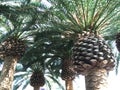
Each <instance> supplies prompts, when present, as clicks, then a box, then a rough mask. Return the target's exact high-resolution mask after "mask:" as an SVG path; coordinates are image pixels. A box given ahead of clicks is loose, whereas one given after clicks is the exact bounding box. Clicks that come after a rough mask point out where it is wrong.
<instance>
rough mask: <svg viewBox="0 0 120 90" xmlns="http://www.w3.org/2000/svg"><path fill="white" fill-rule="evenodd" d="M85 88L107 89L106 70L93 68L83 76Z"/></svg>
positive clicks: (90, 89) (92, 89) (87, 89)
mask: <svg viewBox="0 0 120 90" xmlns="http://www.w3.org/2000/svg"><path fill="white" fill-rule="evenodd" d="M85 82H86V90H107V71H106V70H105V69H93V70H91V71H90V72H89V73H88V75H86V76H85Z"/></svg>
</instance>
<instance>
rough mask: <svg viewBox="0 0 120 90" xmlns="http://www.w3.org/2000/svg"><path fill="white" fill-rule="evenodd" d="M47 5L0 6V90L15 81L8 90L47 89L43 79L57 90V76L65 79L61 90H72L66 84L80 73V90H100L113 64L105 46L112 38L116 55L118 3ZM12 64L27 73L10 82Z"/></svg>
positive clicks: (85, 0) (70, 0)
mask: <svg viewBox="0 0 120 90" xmlns="http://www.w3.org/2000/svg"><path fill="white" fill-rule="evenodd" d="M6 1H7V0H6ZM14 1H15V0H13V3H14ZM16 1H17V0H16ZM3 2H5V0H3ZM48 2H49V3H50V4H51V7H47V6H46V5H45V4H41V2H38V0H36V2H32V0H23V1H22V2H20V5H19V6H12V5H8V4H5V3H4V4H2V3H1V4H0V21H1V22H0V27H1V28H0V29H4V31H3V32H1V33H0V42H1V45H0V58H1V60H3V62H4V65H3V69H2V71H1V76H0V90H11V89H12V82H13V80H16V81H15V82H19V83H18V84H16V85H13V86H14V87H13V89H14V90H17V88H18V87H19V86H20V85H21V84H22V82H23V81H24V80H26V81H27V83H30V85H31V86H33V87H34V90H39V88H40V87H42V86H44V85H45V84H47V85H48V86H49V87H50V89H51V87H52V86H51V83H50V82H49V79H47V78H46V76H47V77H49V78H50V79H52V80H53V81H55V82H56V83H57V84H58V85H59V86H60V88H61V90H64V88H63V86H62V85H61V83H60V82H59V81H58V80H57V78H59V77H61V78H62V79H63V80H65V84H66V90H74V88H73V86H72V81H73V80H74V79H75V77H76V76H77V75H81V74H82V75H84V76H85V83H86V90H103V89H105V90H106V86H107V85H106V83H107V73H108V72H109V71H110V70H112V69H113V68H114V66H115V61H116V60H115V59H114V55H113V52H112V50H111V48H110V46H109V45H108V44H107V43H106V41H107V40H115V39H116V43H117V47H118V50H119V45H120V44H119V42H120V41H119V36H120V35H119V29H120V27H119V21H120V6H119V5H120V1H119V0H48ZM117 33H118V34H117ZM116 34H117V37H116ZM115 37H116V38H115ZM17 63H21V64H22V66H23V68H22V71H23V72H25V71H26V70H27V69H28V68H30V71H29V72H27V73H24V74H22V75H15V77H14V74H15V73H18V72H19V71H16V70H15V66H16V65H17ZM31 71H32V72H31ZM29 75H30V76H29ZM19 79H21V81H20V80H19ZM25 87H26V86H25ZM25 87H23V88H25Z"/></svg>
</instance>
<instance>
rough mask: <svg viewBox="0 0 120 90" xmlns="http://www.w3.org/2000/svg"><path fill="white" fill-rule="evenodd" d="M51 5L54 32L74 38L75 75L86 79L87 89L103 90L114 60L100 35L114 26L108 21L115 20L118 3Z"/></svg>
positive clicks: (97, 0) (75, 0) (90, 0)
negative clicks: (73, 36) (67, 34)
mask: <svg viewBox="0 0 120 90" xmlns="http://www.w3.org/2000/svg"><path fill="white" fill-rule="evenodd" d="M50 1H51V3H52V4H53V8H54V7H55V9H54V11H55V12H54V15H55V19H56V20H54V19H53V20H51V21H52V23H53V24H54V26H55V27H58V28H57V30H58V29H61V30H63V31H66V30H70V31H72V32H74V34H75V35H76V40H74V42H75V44H74V46H73V55H72V57H73V60H74V61H73V62H74V66H75V70H76V71H77V73H79V74H83V75H85V78H86V89H87V90H100V89H102V90H103V88H102V86H103V87H104V85H105V84H106V82H107V81H106V78H107V72H108V71H110V70H112V69H113V68H114V66H115V63H114V62H115V60H114V57H113V54H112V51H111V49H110V48H109V46H108V45H107V44H106V43H105V40H104V39H103V38H102V35H104V34H103V32H104V31H105V30H107V29H108V27H111V26H113V23H111V21H112V20H114V18H116V17H118V14H119V13H118V12H119V9H118V7H119V4H120V1H118V0H115V1H113V0H106V1H104V0H84V1H83V0H69V1H68V0H64V1H63V0H59V1H57V0H50ZM116 21H118V20H116ZM116 21H115V22H116ZM83 32H84V33H83ZM97 82H98V83H97ZM105 86H106V85H105Z"/></svg>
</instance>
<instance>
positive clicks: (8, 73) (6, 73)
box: [0, 57, 17, 90]
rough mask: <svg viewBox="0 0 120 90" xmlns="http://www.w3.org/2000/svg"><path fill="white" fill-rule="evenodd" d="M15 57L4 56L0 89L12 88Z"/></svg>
mask: <svg viewBox="0 0 120 90" xmlns="http://www.w3.org/2000/svg"><path fill="white" fill-rule="evenodd" d="M16 64H17V58H13V57H6V58H5V59H4V65H3V69H2V72H1V76H0V90H12V82H13V77H14V71H15V66H16Z"/></svg>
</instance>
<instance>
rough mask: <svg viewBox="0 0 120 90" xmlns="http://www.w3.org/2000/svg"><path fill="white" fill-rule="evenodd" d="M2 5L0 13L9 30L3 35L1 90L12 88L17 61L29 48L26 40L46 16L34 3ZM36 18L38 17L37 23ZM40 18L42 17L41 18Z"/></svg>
mask: <svg viewBox="0 0 120 90" xmlns="http://www.w3.org/2000/svg"><path fill="white" fill-rule="evenodd" d="M0 7H1V10H0V13H1V14H2V16H3V17H5V18H4V22H5V24H6V26H7V28H6V30H7V31H8V33H7V34H5V35H2V36H1V43H2V47H1V56H2V58H3V60H4V66H3V69H2V72H1V78H0V90H11V85H12V81H13V74H14V69H15V66H16V64H17V61H18V60H20V58H21V57H22V56H23V55H24V53H25V51H26V49H27V48H28V46H27V45H26V44H25V43H26V40H27V39H30V37H31V32H33V30H34V29H35V24H37V23H39V21H41V20H43V17H41V16H44V14H43V12H42V11H39V10H37V7H36V6H33V5H21V6H20V7H18V6H16V7H12V6H6V5H0ZM38 14H39V16H38ZM44 17H45V16H44ZM36 18H37V19H38V22H37V23H36V20H37V19H36ZM40 18H42V19H41V20H40ZM8 27H9V28H8ZM30 31H31V32H30ZM34 31H35V30H34ZM27 37H29V38H27ZM25 39H26V40H25ZM29 41H30V40H29Z"/></svg>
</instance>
